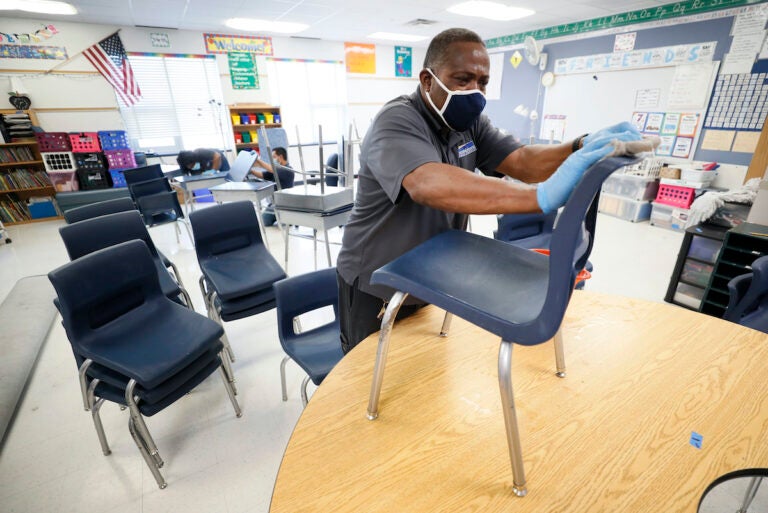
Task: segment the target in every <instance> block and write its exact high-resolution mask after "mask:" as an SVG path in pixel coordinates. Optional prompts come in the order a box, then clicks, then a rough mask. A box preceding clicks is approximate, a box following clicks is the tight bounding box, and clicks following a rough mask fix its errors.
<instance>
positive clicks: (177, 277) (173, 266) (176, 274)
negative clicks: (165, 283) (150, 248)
mask: <svg viewBox="0 0 768 513" xmlns="http://www.w3.org/2000/svg"><path fill="white" fill-rule="evenodd" d="M168 263H169V264H171V271H173V278H174V280H176V283H178V284H179V287H181V288H182V289H183V288H184V282H182V281H181V273H179V269H178V268H177V267H176V264H174V263H173V262H171V261H169V262H168Z"/></svg>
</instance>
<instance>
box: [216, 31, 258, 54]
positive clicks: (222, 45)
mask: <svg viewBox="0 0 768 513" xmlns="http://www.w3.org/2000/svg"><path fill="white" fill-rule="evenodd" d="M203 39H204V40H205V51H206V53H230V52H245V53H252V54H256V55H272V38H271V37H261V36H227V35H224V34H203Z"/></svg>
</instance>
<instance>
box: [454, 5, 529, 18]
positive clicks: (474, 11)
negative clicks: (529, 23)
mask: <svg viewBox="0 0 768 513" xmlns="http://www.w3.org/2000/svg"><path fill="white" fill-rule="evenodd" d="M448 12H452V13H454V14H461V15H462V16H476V17H478V18H488V19H489V20H494V21H510V20H517V19H520V18H525V17H526V16H531V15H532V14H536V11H532V10H530V9H523V8H522V7H510V6H508V5H504V4H499V3H496V2H487V1H485V0H472V1H470V2H464V3H462V4H457V5H454V6H452V7H449V8H448Z"/></svg>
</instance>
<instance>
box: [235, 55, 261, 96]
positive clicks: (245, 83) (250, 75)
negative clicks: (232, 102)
mask: <svg viewBox="0 0 768 513" xmlns="http://www.w3.org/2000/svg"><path fill="white" fill-rule="evenodd" d="M227 59H228V60H229V77H230V78H231V79H232V89H259V72H258V71H257V69H256V62H254V60H253V54H252V53H245V52H229V53H228V54H227Z"/></svg>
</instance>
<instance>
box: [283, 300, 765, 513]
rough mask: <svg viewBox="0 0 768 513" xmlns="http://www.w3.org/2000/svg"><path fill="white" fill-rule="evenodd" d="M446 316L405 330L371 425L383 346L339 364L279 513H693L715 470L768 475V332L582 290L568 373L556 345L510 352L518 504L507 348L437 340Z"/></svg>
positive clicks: (491, 340)
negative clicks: (507, 430) (520, 468)
mask: <svg viewBox="0 0 768 513" xmlns="http://www.w3.org/2000/svg"><path fill="white" fill-rule="evenodd" d="M442 318H443V312H442V311H441V310H438V309H436V308H434V307H427V308H425V309H423V310H422V311H421V312H420V313H419V314H418V315H416V316H414V317H411V318H409V319H406V320H405V321H403V322H401V323H398V324H397V325H396V326H395V328H394V331H393V335H392V342H391V345H390V351H389V357H388V360H387V367H386V372H385V375H384V385H383V388H382V393H381V404H380V414H379V418H378V419H377V420H375V421H369V420H367V419H366V415H365V413H366V406H367V402H368V395H369V392H370V386H371V379H372V376H373V363H374V360H375V351H376V344H377V341H378V337H377V336H376V335H374V336H371V337H369V338H368V339H366V340H365V341H364V342H363V343H362V344H360V345H359V346H358V347H356V348H355V349H354V350H353V351H351V352H350V353H349V354H348V355H347V356H346V357H345V358H344V359H343V360H342V361H341V362H340V363H339V364H338V365H337V367H336V368H335V369H334V370H333V372H331V374H330V375H329V376H328V377H327V378H326V380H325V381H324V383H323V384H322V385H321V386H320V387H319V388H318V389H317V391H316V392H315V394H314V396H313V397H312V400H311V401H310V402H309V405H308V406H307V408H306V410H305V411H304V413H303V414H302V416H301V418H300V419H299V422H298V423H297V425H296V428H295V430H294V433H293V435H292V436H291V439H290V441H289V443H288V447H287V449H286V452H285V455H284V457H283V461H282V464H281V466H280V471H279V473H278V476H277V481H276V483H275V489H274V492H273V496H272V504H271V509H270V511H271V512H272V513H299V512H312V513H318V512H325V511H327V512H334V513H340V512H355V513H360V512H366V513H368V512H378V511H381V512H398V513H401V512H409V511H412V512H436V511H445V512H457V511H477V512H483V513H488V512H496V511H499V512H501V511H504V512H508V511H514V512H527V511H531V512H534V511H535V512H537V513H543V512H547V513H553V512H566V511H573V512H587V511H588V512H590V513H597V512H601V511H606V512H608V511H610V512H633V513H638V512H661V511H675V512H685V511H687V512H695V511H696V505H697V503H698V500H699V497H700V496H701V494H702V492H703V491H704V489H705V487H706V486H707V485H708V484H709V483H710V482H711V481H713V480H714V479H715V478H716V477H718V476H720V475H721V474H724V473H726V472H728V471H732V470H735V469H740V468H747V467H766V466H768V443H767V438H768V384H766V380H765V366H766V362H768V335H765V334H763V333H760V332H757V331H753V330H750V329H747V328H743V327H741V326H738V325H735V324H732V323H729V322H726V321H723V320H721V319H716V318H713V317H708V316H705V315H701V314H697V313H694V312H691V311H688V310H684V309H681V308H677V307H674V306H671V305H667V304H662V303H651V302H647V301H643V300H635V299H630V298H624V297H617V296H609V295H603V294H597V293H592V292H580V291H577V292H575V293H574V297H573V299H572V301H571V305H570V307H569V309H568V312H567V314H566V318H565V320H564V322H563V328H562V329H563V336H564V343H565V353H566V363H567V367H568V375H567V377H566V378H565V379H559V378H557V377H555V375H554V370H555V361H554V350H553V346H552V343H551V342H550V343H546V344H541V345H539V346H533V347H523V346H515V348H514V352H513V353H514V354H513V370H512V380H513V383H514V389H515V404H516V407H517V415H518V422H519V426H520V433H521V443H522V450H523V459H524V462H525V470H526V476H527V479H528V495H527V496H526V497H524V498H518V497H515V496H514V495H513V494H512V489H511V486H512V471H511V468H510V463H509V457H508V452H507V442H506V438H505V434H504V420H503V416H502V413H501V401H500V398H499V391H498V378H497V376H496V368H497V353H498V346H499V341H498V339H497V337H495V336H494V335H491V334H489V333H488V332H485V331H483V330H481V329H479V328H477V327H475V326H472V325H471V324H469V323H467V322H466V321H463V320H462V319H459V318H454V321H453V325H452V328H451V332H450V334H449V336H448V337H447V338H440V337H439V336H438V332H439V330H440V325H441V322H442ZM698 438H700V439H701V442H700V443H699V442H696V439H698ZM696 445H700V447H696Z"/></svg>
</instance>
